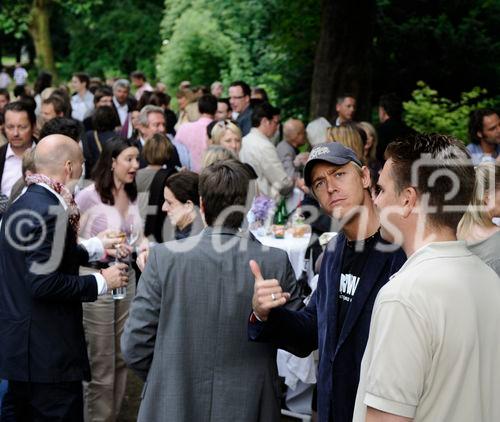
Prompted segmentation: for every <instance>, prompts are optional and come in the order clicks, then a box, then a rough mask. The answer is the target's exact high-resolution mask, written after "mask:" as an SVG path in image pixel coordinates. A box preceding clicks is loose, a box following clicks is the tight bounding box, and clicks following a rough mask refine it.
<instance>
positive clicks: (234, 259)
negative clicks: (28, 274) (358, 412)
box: [121, 160, 300, 422]
mask: <svg viewBox="0 0 500 422" xmlns="http://www.w3.org/2000/svg"><path fill="white" fill-rule="evenodd" d="M249 176H250V175H249V174H248V169H247V168H246V167H245V166H244V165H243V164H241V163H240V162H238V161H235V160H229V161H225V162H219V163H215V164H213V165H212V166H210V167H208V168H206V169H204V170H203V172H202V173H201V175H200V184H199V189H200V196H201V211H202V213H203V215H204V218H205V221H206V223H207V225H208V227H207V228H206V229H205V230H204V231H202V232H201V233H200V234H199V235H197V236H193V237H189V238H187V239H184V240H182V241H176V242H168V243H165V244H162V245H158V246H157V247H155V248H154V249H153V250H152V251H151V252H150V254H149V258H148V262H147V265H146V268H145V271H144V273H143V274H142V277H141V280H140V282H139V286H138V291H137V296H136V297H135V299H134V301H133V302H132V305H131V308H130V316H129V319H128V321H127V323H126V325H125V332H124V334H123V337H122V341H121V346H122V352H123V354H124V357H125V361H126V362H127V364H128V365H129V366H130V367H131V368H132V369H133V370H134V371H135V372H136V373H138V374H139V376H141V377H142V378H143V379H144V380H145V381H146V383H145V385H144V390H143V394H142V402H141V406H140V410H139V415H138V421H148V422H150V421H176V422H182V421H186V422H188V421H189V422H198V421H199V422H207V421H214V422H215V421H216V422H224V421H228V422H234V421H240V422H245V421H248V422H250V421H252V422H256V421H269V422H274V421H279V419H280V398H279V383H278V374H277V368H276V349H275V348H274V347H272V346H271V345H268V344H263V343H252V342H249V341H248V339H247V321H248V307H249V304H250V303H251V302H252V295H253V289H254V278H253V275H252V273H251V270H250V267H249V265H248V263H249V260H250V259H254V260H255V261H257V262H258V263H259V265H260V267H261V269H262V273H263V274H264V275H265V276H266V277H267V278H276V279H277V280H282V283H281V286H282V288H283V290H284V291H287V292H289V293H290V301H289V302H288V304H287V306H289V307H291V308H292V309H296V308H298V307H299V306H300V299H299V295H298V289H297V285H296V282H295V276H294V272H293V269H292V267H291V265H290V262H289V260H288V257H287V254H286V253H285V252H284V251H281V250H278V249H273V248H268V247H265V246H263V245H261V244H260V243H258V242H257V241H256V240H254V239H253V238H252V237H251V236H249V235H248V234H246V233H245V232H242V231H239V227H240V226H241V224H242V222H243V215H244V213H245V211H244V209H245V206H244V205H245V202H246V199H247V196H248V197H250V196H251V195H248V191H249V182H250V177H249ZM230 206H234V207H235V208H234V211H233V212H230V211H229V212H228V207H230Z"/></svg>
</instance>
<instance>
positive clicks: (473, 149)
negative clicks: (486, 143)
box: [466, 143, 500, 166]
mask: <svg viewBox="0 0 500 422" xmlns="http://www.w3.org/2000/svg"><path fill="white" fill-rule="evenodd" d="M466 148H467V151H469V154H470V156H471V158H472V164H474V165H475V166H477V165H479V164H481V163H484V162H487V161H490V162H495V159H496V158H497V157H498V155H499V154H500V145H497V146H496V149H495V151H494V152H493V153H492V154H491V155H489V154H485V153H484V152H483V150H482V149H481V146H480V145H479V144H473V143H470V144H469V145H467V147H466Z"/></svg>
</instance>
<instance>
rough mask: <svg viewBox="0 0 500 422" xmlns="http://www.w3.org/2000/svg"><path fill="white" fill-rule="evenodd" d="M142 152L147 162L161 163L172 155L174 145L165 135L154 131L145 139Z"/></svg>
mask: <svg viewBox="0 0 500 422" xmlns="http://www.w3.org/2000/svg"><path fill="white" fill-rule="evenodd" d="M142 153H143V155H144V158H145V159H146V161H147V162H148V163H149V164H153V165H163V164H165V163H166V162H167V161H168V160H170V158H171V157H172V155H173V153H174V146H173V145H172V142H170V139H168V138H167V136H166V135H164V134H163V133H155V134H154V135H153V136H152V137H151V138H149V139H147V140H146V143H145V144H144V150H143V151H142Z"/></svg>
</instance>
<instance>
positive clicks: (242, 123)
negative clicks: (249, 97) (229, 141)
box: [236, 105, 253, 136]
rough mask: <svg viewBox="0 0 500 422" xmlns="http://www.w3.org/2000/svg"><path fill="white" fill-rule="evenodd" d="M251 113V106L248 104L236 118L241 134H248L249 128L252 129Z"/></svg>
mask: <svg viewBox="0 0 500 422" xmlns="http://www.w3.org/2000/svg"><path fill="white" fill-rule="evenodd" d="M252 113H253V108H252V106H250V105H249V106H248V107H247V108H246V109H245V110H244V111H243V113H241V114H240V115H239V116H238V118H237V119H236V123H238V126H239V127H240V129H241V135H242V136H246V135H248V133H249V132H250V129H252Z"/></svg>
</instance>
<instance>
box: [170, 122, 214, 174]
mask: <svg viewBox="0 0 500 422" xmlns="http://www.w3.org/2000/svg"><path fill="white" fill-rule="evenodd" d="M211 121H212V119H210V118H208V117H200V118H199V119H198V120H196V122H188V123H184V124H182V125H181V126H180V127H179V130H178V131H177V134H176V135H175V139H176V140H177V141H179V142H180V143H182V144H184V145H185V146H186V147H187V149H188V150H189V154H190V156H191V170H192V171H194V172H196V173H199V172H200V170H201V159H202V158H203V153H204V152H205V151H206V149H207V148H208V137H207V126H208V125H209V124H210V122H211Z"/></svg>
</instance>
